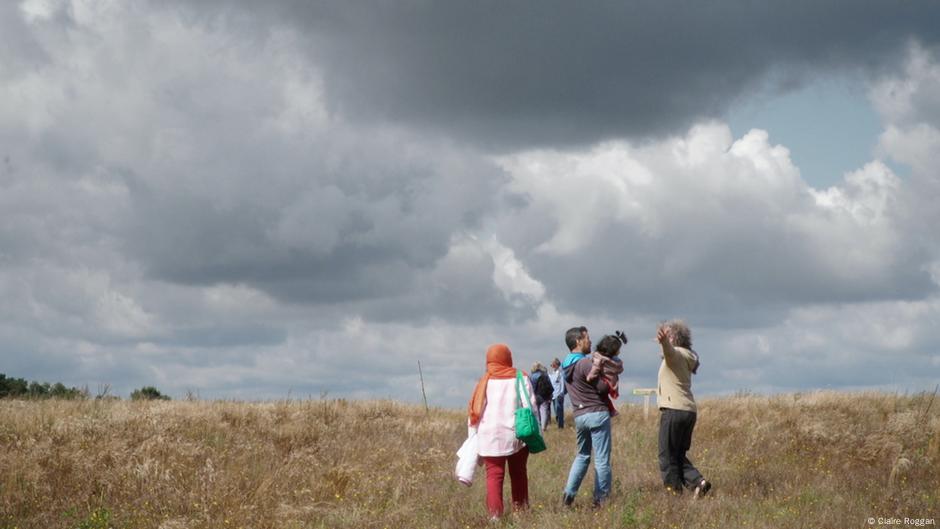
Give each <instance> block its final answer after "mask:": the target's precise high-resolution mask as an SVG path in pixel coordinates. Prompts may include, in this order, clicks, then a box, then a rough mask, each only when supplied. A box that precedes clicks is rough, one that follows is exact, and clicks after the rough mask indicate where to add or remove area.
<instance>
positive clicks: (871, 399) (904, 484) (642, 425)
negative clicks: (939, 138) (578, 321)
mask: <svg viewBox="0 0 940 529" xmlns="http://www.w3.org/2000/svg"><path fill="white" fill-rule="evenodd" d="M929 398H930V395H929V394H928V395H917V396H913V397H898V396H893V395H884V394H842V393H811V394H803V395H788V396H775V397H761V396H738V397H729V398H721V399H711V400H704V401H703V402H701V403H700V406H701V410H700V413H699V422H698V425H697V427H696V432H695V437H694V444H693V448H692V452H691V454H690V455H691V457H692V459H693V460H694V461H695V463H696V464H697V466H698V467H699V468H700V469H701V470H702V471H703V472H704V473H705V474H706V475H707V476H708V477H709V479H711V480H712V481H713V482H714V483H715V489H714V495H713V496H712V497H709V498H706V499H705V500H703V501H698V502H693V501H691V500H690V498H689V497H687V496H686V497H682V498H673V497H670V496H667V495H666V494H665V493H664V492H663V491H662V489H661V486H660V480H659V473H658V469H657V463H656V450H657V449H656V439H657V436H656V434H657V424H656V420H655V419H656V415H655V414H653V416H652V417H651V418H650V419H649V420H644V419H643V414H642V410H641V409H639V408H630V407H625V409H624V411H623V413H622V414H621V416H619V417H617V418H616V419H614V430H613V467H614V478H615V481H614V493H613V497H612V500H611V501H610V503H609V505H608V506H607V507H606V508H603V509H601V510H592V509H591V508H590V507H589V503H590V502H589V499H588V498H589V494H590V490H591V488H592V479H593V478H592V477H590V474H589V477H588V479H587V480H586V481H585V483H584V485H583V486H582V493H581V494H580V495H579V498H578V500H577V502H576V505H577V506H576V508H575V509H574V510H565V509H562V508H561V507H560V506H559V503H560V494H561V489H562V487H563V485H564V482H565V478H566V476H567V472H568V468H569V465H570V463H571V458H572V455H573V453H574V444H575V440H574V432H573V430H571V429H566V430H561V431H559V430H556V429H551V430H549V431H548V432H547V433H546V438H547V441H548V444H549V449H548V450H547V451H546V452H544V453H542V454H538V455H534V456H531V458H530V459H529V478H530V498H531V502H532V504H531V509H530V510H529V511H528V512H526V513H521V514H519V515H516V516H507V517H506V518H505V519H504V521H503V522H501V525H502V526H507V527H538V528H556V527H578V528H580V527H599V528H600V527H605V528H606V527H656V528H678V527H714V528H724V527H775V528H797V527H839V528H842V527H867V526H868V525H867V522H866V520H867V518H869V517H875V518H876V519H877V518H878V517H899V518H901V519H903V518H905V517H908V518H933V519H935V520H936V519H937V518H940V402H938V403H936V404H935V405H933V406H932V407H931V408H930V410H929V411H928V410H927V408H928V403H929ZM938 401H940V399H938ZM463 421H464V417H463V414H462V412H459V411H450V410H432V411H431V413H430V414H429V415H426V414H425V413H424V410H423V409H421V408H418V407H413V406H407V405H402V404H398V403H394V402H346V401H342V400H339V401H337V400H308V401H294V402H271V403H238V402H185V401H184V402H126V401H125V402H96V401H86V402H69V401H41V402H23V401H3V402H0V528H3V529H8V528H22V529H25V528H42V529H48V528H60V527H61V528H79V529H99V528H102V529H103V528H105V527H114V528H163V529H182V528H208V527H212V528H236V527H243V528H267V527H271V528H275V527H276V528H308V527H309V528H319V527H331V528H332V527H357V528H359V527H365V528H371V527H376V528H381V527H390V528H391V527H395V528H397V527H453V528H466V527H484V526H488V523H487V520H486V514H485V509H484V506H483V496H484V487H483V480H484V477H483V472H482V469H481V470H480V471H479V472H478V475H477V482H476V483H475V484H474V485H473V487H472V488H470V489H467V488H464V487H463V486H461V485H459V484H457V483H456V482H455V481H454V480H453V479H452V477H451V474H452V471H453V467H454V464H455V462H456V460H455V456H454V452H455V451H456V449H457V448H458V447H459V445H460V443H461V442H462V440H463V436H464V435H465V433H466V428H465V426H464V422H463ZM569 422H570V417H569ZM507 489H508V485H507ZM507 496H508V490H507ZM507 501H508V499H507Z"/></svg>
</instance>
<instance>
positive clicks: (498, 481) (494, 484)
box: [482, 447, 529, 516]
mask: <svg viewBox="0 0 940 529" xmlns="http://www.w3.org/2000/svg"><path fill="white" fill-rule="evenodd" d="M482 459H483V462H484V463H485V464H486V509H487V510H488V511H489V513H490V516H502V514H503V480H504V478H505V477H506V466H507V463H508V466H509V480H510V487H511V488H512V506H513V509H515V510H520V509H527V508H528V507H529V476H528V475H527V474H526V468H525V465H526V461H528V459H529V449H528V448H527V447H523V448H522V450H519V451H518V452H516V453H515V454H512V455H511V456H499V457H491V456H483V457H482Z"/></svg>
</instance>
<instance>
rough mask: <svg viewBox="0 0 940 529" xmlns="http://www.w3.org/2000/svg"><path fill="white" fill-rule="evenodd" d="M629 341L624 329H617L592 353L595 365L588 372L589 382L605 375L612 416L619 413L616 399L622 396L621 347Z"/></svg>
mask: <svg viewBox="0 0 940 529" xmlns="http://www.w3.org/2000/svg"><path fill="white" fill-rule="evenodd" d="M626 343H627V335H626V334H624V333H623V331H615V332H614V334H613V336H604V337H603V338H601V341H600V342H598V344H597V346H596V347H595V348H594V352H593V353H591V358H592V362H593V365H592V366H591V371H590V372H589V373H588V376H587V380H588V382H594V381H595V380H597V379H598V377H604V381H605V382H607V386H608V387H610V391H608V393H607V408H608V409H609V410H610V416H611V417H614V416H616V415H617V413H618V412H617V408H616V406H614V400H615V399H617V398H618V397H620V373H623V361H622V360H620V348H621V346H623V345H625V344H626Z"/></svg>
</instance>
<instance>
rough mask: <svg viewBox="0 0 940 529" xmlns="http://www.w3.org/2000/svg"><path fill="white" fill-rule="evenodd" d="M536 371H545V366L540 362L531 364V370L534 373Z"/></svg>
mask: <svg viewBox="0 0 940 529" xmlns="http://www.w3.org/2000/svg"><path fill="white" fill-rule="evenodd" d="M536 371H545V366H543V365H542V362H536V363H534V364H532V372H533V373H535V372H536Z"/></svg>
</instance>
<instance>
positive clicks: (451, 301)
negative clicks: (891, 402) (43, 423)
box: [0, 0, 940, 406]
mask: <svg viewBox="0 0 940 529" xmlns="http://www.w3.org/2000/svg"><path fill="white" fill-rule="evenodd" d="M938 20H940V4H937V3H934V2H913V1H892V0H879V1H855V0H853V1H848V0H839V1H836V0H814V1H806V2H804V1H794V2H763V1H760V2H753V1H743V0H740V1H738V0H724V1H721V2H704V3H700V2H696V3H688V2H662V1H640V2H631V3H627V2H609V3H608V2H592V3H590V5H583V4H576V3H570V2H544V1H540V2H515V3H509V4H507V3H504V2H428V1H423V0H414V1H410V0H409V1H405V2H392V3H388V2H382V3H372V2H365V3H350V2H346V1H336V2H314V3H311V2H302V1H297V0H283V1H279V2H274V1H272V2H264V3H262V2H250V1H244V2H241V3H239V2H230V1H226V2H222V1H195V0H193V1H185V0H178V1H161V2H156V1H153V2H147V1H134V2H131V1H110V0H71V1H69V0H26V1H22V2H14V1H10V2H2V3H0V372H3V373H6V374H7V375H10V376H19V377H24V378H27V379H31V380H46V381H62V382H65V383H66V384H68V385H76V386H83V385H87V386H88V387H89V389H90V390H91V391H92V393H94V392H95V391H96V390H97V389H98V388H100V387H102V386H103V385H104V384H108V385H110V386H111V388H112V392H113V393H116V394H119V395H125V396H126V395H127V394H128V393H129V392H130V391H131V390H132V389H134V388H137V387H140V386H143V385H155V386H157V387H158V388H160V389H161V390H162V391H163V392H164V393H168V394H169V395H171V396H174V397H180V396H183V395H184V394H185V393H186V392H187V391H191V392H195V393H198V394H199V395H200V396H201V397H204V398H237V399H268V398H283V397H286V396H287V395H288V394H290V395H292V396H293V397H307V396H312V397H314V398H319V397H320V396H322V395H328V396H330V397H347V398H386V397H390V398H396V399H402V400H407V401H412V402H418V401H420V399H421V389H420V384H419V381H418V361H419V360H420V362H421V366H422V368H423V371H424V378H425V383H426V386H427V393H428V399H429V401H430V402H431V404H433V405H440V406H461V405H463V404H464V402H465V401H466V399H467V398H468V397H469V393H470V391H471V389H472V387H473V384H474V382H475V380H476V378H477V377H478V376H479V375H480V374H481V373H482V371H483V365H484V362H483V357H484V351H485V349H486V347H487V346H488V345H489V344H491V343H494V342H506V343H508V344H509V345H510V347H511V348H512V350H513V351H514V357H515V359H516V363H517V365H522V366H525V367H526V368H528V367H529V366H530V365H531V363H532V362H533V361H535V360H540V361H543V362H547V361H550V360H551V359H552V358H553V357H556V356H562V355H563V354H564V353H565V352H566V351H565V347H564V343H563V334H564V331H565V330H566V329H567V328H569V327H571V326H574V325H582V324H583V325H587V326H588V327H589V328H590V330H591V333H592V335H593V337H594V339H595V341H596V340H597V339H599V338H600V336H601V335H603V334H604V333H607V332H611V331H613V330H615V329H624V330H625V331H626V332H627V334H628V335H629V336H630V337H631V342H630V344H629V345H628V346H627V348H626V349H625V350H624V352H623V357H624V361H625V367H626V373H625V376H624V381H625V386H626V387H628V388H629V387H647V386H651V385H654V384H655V377H656V370H657V367H658V361H659V360H658V357H657V355H656V351H657V348H656V345H655V344H654V343H653V341H652V337H653V334H654V331H655V325H656V322H658V321H660V320H663V319H668V318H674V317H681V318H684V319H686V320H687V321H688V322H689V324H690V326H691V327H692V330H693V340H694V342H695V347H696V349H697V350H698V351H699V353H700V354H701V356H702V368H701V370H700V372H699V375H698V379H697V381H696V382H695V384H696V385H695V389H696V391H697V393H698V394H699V395H720V394H724V393H730V392H734V391H738V390H751V391H756V392H789V391H804V390H811V389H817V388H827V389H853V390H854V389H881V390H890V391H894V390H900V391H905V390H909V391H919V390H924V389H928V388H929V389H933V385H934V384H935V383H936V381H937V380H938V379H940V326H938V325H937V322H938V321H940V289H938V287H940V235H938V228H937V226H940V206H938V205H937V199H938V198H940V169H938V167H940V165H938V162H940V160H938V157H940V24H938V23H937V21H938Z"/></svg>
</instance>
